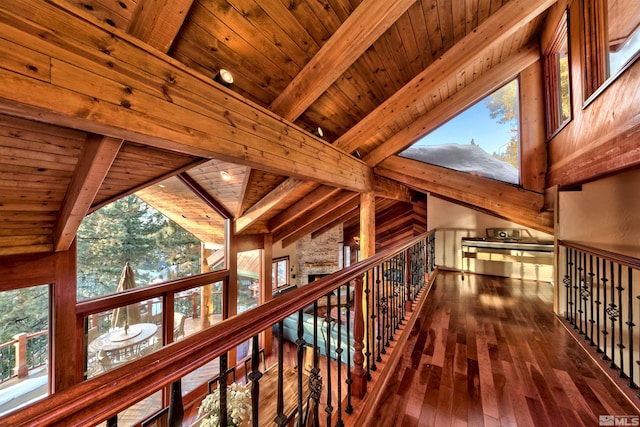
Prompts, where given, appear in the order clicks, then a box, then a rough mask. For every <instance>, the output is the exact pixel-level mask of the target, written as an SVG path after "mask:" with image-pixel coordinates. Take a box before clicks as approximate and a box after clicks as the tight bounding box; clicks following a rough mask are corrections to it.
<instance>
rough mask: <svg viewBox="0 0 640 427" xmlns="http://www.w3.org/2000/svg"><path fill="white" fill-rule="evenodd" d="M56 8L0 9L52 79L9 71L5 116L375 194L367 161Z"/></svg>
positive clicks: (1, 81)
mask: <svg viewBox="0 0 640 427" xmlns="http://www.w3.org/2000/svg"><path fill="white" fill-rule="evenodd" d="M52 1H53V2H55V4H51V3H50V2H41V1H37V0H16V1H15V2H11V4H6V5H5V4H4V3H2V4H0V10H2V13H0V17H1V18H0V31H1V32H2V34H3V38H4V40H5V41H6V42H7V43H8V44H9V45H10V46H11V47H12V49H14V50H15V52H16V54H17V55H19V56H21V57H24V63H30V58H32V57H33V56H37V55H40V56H41V54H37V52H46V55H45V56H46V57H47V59H48V63H47V62H45V63H43V64H40V65H41V66H42V67H44V68H45V69H44V70H43V71H42V73H40V74H41V75H42V76H45V75H47V74H48V75H50V76H51V77H50V79H49V80H47V79H44V80H40V78H41V76H40V75H38V76H33V75H32V74H33V73H32V72H31V71H29V70H28V68H29V67H23V68H24V69H19V67H18V68H16V67H13V66H11V65H10V67H11V69H5V68H0V112H5V113H7V114H9V115H14V116H19V117H24V118H28V119H35V120H39V121H43V120H45V121H47V122H49V123H53V124H58V125H61V126H69V127H73V128H76V129H82V130H85V131H89V132H93V133H98V134H104V135H110V136H112V137H118V138H122V139H126V140H129V141H134V142H138V143H141V144H147V145H151V146H155V147H159V148H164V149H169V150H175V151H180V152H184V153H188V154H192V155H197V156H199V157H209V158H218V159H221V160H226V161H229V162H233V163H236V164H240V165H245V166H250V167H258V168H260V169H262V170H266V171H269V172H272V173H276V174H279V175H287V176H293V177H298V178H303V179H308V180H311V181H314V182H319V183H325V184H329V185H333V186H338V187H342V188H346V189H350V190H353V191H369V190H371V186H372V184H371V169H370V168H369V167H368V166H367V165H365V164H364V163H363V162H361V161H359V160H358V159H355V158H353V157H352V156H350V155H349V154H347V153H345V152H343V151H341V150H339V149H337V148H336V147H334V146H332V145H331V144H327V143H325V142H324V141H322V140H320V139H319V138H315V137H313V136H312V135H310V134H309V133H307V132H305V131H304V130H302V129H300V128H298V127H297V126H295V125H293V124H291V123H289V122H287V121H286V120H283V119H282V118H281V117H279V116H277V115H275V114H273V113H271V112H269V111H267V110H265V109H263V108H261V107H259V106H258V105H256V104H254V103H252V102H250V101H248V100H246V99H244V98H242V97H241V96H239V95H237V94H235V93H234V92H232V91H230V90H228V89H227V88H225V87H223V86H221V85H218V84H216V83H215V82H213V81H212V79H210V78H209V77H206V76H203V75H200V74H198V73H196V72H195V71H193V70H191V69H189V68H188V67H186V66H184V65H182V64H180V63H178V62H177V61H175V60H173V59H171V58H170V57H168V56H166V55H164V54H162V53H160V52H158V51H156V50H155V49H149V47H148V45H146V44H144V43H142V42H140V41H139V40H137V39H135V38H134V37H132V36H130V35H128V34H124V33H122V32H120V31H118V30H117V29H114V28H111V27H108V26H106V25H105V24H102V23H100V22H96V21H95V19H93V18H90V17H87V16H86V15H85V14H84V12H83V11H82V10H80V9H79V8H76V7H74V6H72V5H71V4H69V3H67V2H64V1H60V0H52ZM16 5H17V6H16ZM16 7H19V10H20V15H17V14H16V13H15V10H16V9H14V8H16ZM2 66H4V64H2V65H0V67H2ZM14 68H16V69H14ZM25 70H27V71H25ZM51 70H55V72H54V73H51ZM35 94H37V96H36V95H35Z"/></svg>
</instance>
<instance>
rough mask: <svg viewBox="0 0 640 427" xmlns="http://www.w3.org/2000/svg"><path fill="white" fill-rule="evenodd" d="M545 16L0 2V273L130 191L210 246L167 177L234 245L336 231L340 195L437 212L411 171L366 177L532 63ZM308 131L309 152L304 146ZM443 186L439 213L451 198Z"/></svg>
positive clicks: (266, 1) (458, 10)
mask: <svg viewBox="0 0 640 427" xmlns="http://www.w3.org/2000/svg"><path fill="white" fill-rule="evenodd" d="M553 3H554V2H553V1H550V0H542V1H530V0H511V1H501V0H465V1H462V0H418V1H414V0H398V1H394V2H390V1H388V0H363V1H359V0H320V1H316V0H313V1H304V0H292V1H284V0H226V1H222V0H179V1H175V0H137V1H136V0H118V1H115V0H83V1H77V0H73V1H69V2H67V1H65V0H50V1H48V2H39V1H37V0H15V1H13V0H12V1H11V2H6V3H4V4H2V5H0V9H1V10H0V16H2V17H1V18H0V52H2V55H3V56H4V58H6V60H3V62H2V63H1V64H0V86H1V87H2V88H0V154H1V156H0V176H1V178H0V255H7V254H19V253H27V252H40V251H50V250H53V249H55V250H63V249H65V248H66V247H68V246H69V244H70V243H71V240H70V239H69V238H65V236H69V235H70V236H73V234H74V233H75V230H76V229H77V227H78V225H79V223H78V221H77V217H78V215H79V216H80V217H82V216H83V215H84V214H86V213H88V212H92V211H93V210H95V209H97V208H99V207H101V206H103V205H104V204H106V203H108V202H110V201H112V200H115V199H117V198H119V197H122V196H124V195H127V194H131V193H133V192H136V191H140V193H139V194H140V195H141V197H143V198H144V199H146V200H148V201H149V202H150V203H151V204H153V205H155V206H156V207H157V208H159V209H161V210H163V211H164V212H165V213H166V214H167V215H168V216H169V217H171V218H173V219H175V220H176V221H178V222H179V223H181V224H182V225H183V226H185V228H187V229H189V230H190V231H192V232H193V233H194V234H196V235H198V236H199V237H201V238H202V239H204V240H207V241H213V240H216V239H219V236H216V235H212V234H211V232H210V231H207V223H208V222H209V221H212V218H216V216H215V215H210V213H211V208H210V207H208V206H206V204H203V202H202V201H198V200H197V198H196V197H194V196H193V193H192V192H191V191H190V190H189V189H188V188H187V187H186V186H185V185H184V184H183V183H181V182H180V181H179V180H177V179H176V178H171V177H172V176H175V175H178V174H186V175H187V176H188V177H190V178H191V179H193V181H195V182H196V183H197V185H199V186H200V187H201V188H202V189H204V191H206V193H207V194H208V195H209V196H210V197H212V198H213V199H215V200H217V201H218V202H219V203H220V204H221V205H222V206H223V207H224V208H225V209H226V210H227V211H228V212H229V213H230V214H231V216H233V217H234V218H235V222H236V228H237V229H238V231H239V232H241V233H246V234H253V233H262V232H273V233H274V239H275V240H280V239H289V240H291V239H293V238H296V237H298V236H300V233H302V232H313V231H317V230H322V229H323V227H326V226H328V225H330V224H334V223H335V222H336V221H343V222H344V221H349V220H351V221H352V219H353V214H352V212H353V210H354V209H355V208H356V207H357V202H358V197H357V193H355V192H354V190H355V191H375V192H376V195H377V196H378V200H380V203H379V205H380V210H383V211H388V212H393V208H392V206H391V205H390V204H389V202H383V201H384V200H385V199H386V200H392V201H393V202H392V203H391V204H393V203H395V202H397V203H407V202H413V201H415V200H416V195H415V192H416V191H418V192H422V193H428V192H434V194H438V191H439V190H440V188H442V187H441V186H438V185H430V184H429V179H425V177H424V176H418V175H421V173H420V172H415V171H414V170H412V168H408V167H407V168H404V170H403V171H402V173H393V172H394V168H395V172H399V171H398V170H397V168H400V167H401V166H391V169H389V168H390V165H394V164H393V163H385V159H394V158H396V156H395V154H396V153H397V152H399V151H401V150H402V149H404V148H405V147H407V146H408V145H409V144H411V143H412V142H414V141H415V140H416V139H417V138H418V137H419V136H421V135H422V134H424V132H426V130H425V129H427V130H428V129H433V128H435V127H436V126H438V125H439V124H441V123H442V122H443V121H444V120H446V118H447V117H446V116H447V115H451V114H450V113H447V114H444V113H440V112H441V111H444V110H445V107H443V106H444V105H446V111H448V112H450V111H452V110H453V111H460V110H462V109H464V108H466V107H467V106H468V105H469V102H473V101H475V100H479V99H481V98H482V97H483V96H486V94H487V93H488V92H489V90H488V87H489V86H488V85H490V89H491V90H493V89H496V88H497V87H498V86H499V85H500V84H502V83H504V82H506V81H508V80H510V79H512V78H514V77H515V76H516V75H517V74H518V73H519V72H520V71H522V70H523V69H524V68H525V67H526V66H528V65H529V64H530V63H531V62H532V61H535V59H537V55H538V35H539V31H540V28H541V24H542V22H543V20H544V16H545V11H546V9H547V8H548V7H549V6H551V5H552V4H553ZM497 29H498V30H497ZM223 68H224V69H227V70H229V71H231V72H232V74H233V78H234V82H233V84H232V85H231V86H230V87H229V88H228V89H227V88H224V87H222V86H221V85H219V84H218V83H216V82H214V81H213V77H214V76H215V75H216V73H218V71H219V70H220V69H223ZM487 82H491V83H487ZM27 87H28V88H31V90H30V91H27V90H25V89H24V88H27ZM81 96H82V97H81ZM62 97H64V98H62ZM57 98H59V99H60V100H61V101H58V102H56V99H57ZM154 99H155V100H154ZM62 100H64V102H63V101H62ZM458 100H460V101H458ZM93 101H95V102H93ZM82 102H91V104H92V106H91V107H86V106H85V107H83V106H81V105H80V104H81V103H82ZM452 102H454V103H457V104H454V107H451V106H450V105H449V104H451V103H452ZM456 105H457V106H456ZM178 107H180V108H183V109H189V110H190V111H192V112H193V113H192V115H191V116H189V115H188V114H182V113H181V110H177V109H176V108H178ZM152 112H153V114H151V113H152ZM169 121H170V122H171V124H170V125H169ZM425 123H428V125H426V124H425ZM165 124H166V126H165ZM318 127H321V128H322V130H323V131H324V135H323V137H322V138H319V137H317V136H313V135H312V134H311V133H312V132H313V131H314V130H315V129H317V128H318ZM165 128H166V129H165ZM198 138H200V139H198ZM91 147H93V148H91ZM92 150H93V151H92ZM356 152H357V153H356ZM278 156H280V157H282V159H280V157H278ZM356 156H357V157H359V158H361V159H362V160H359V159H358V158H356ZM380 164H382V166H381V167H379V168H376V170H375V172H376V173H375V174H374V169H373V168H374V167H376V166H378V165H380ZM384 165H386V166H384ZM223 171H224V172H225V173H226V174H228V177H230V180H224V179H223V176H222V175H223V174H221V172H223ZM378 171H380V172H381V173H380V176H387V178H386V179H384V178H380V177H379V176H378V174H377V172H378ZM383 171H384V173H383ZM407 174H408V175H407ZM388 178H390V179H388ZM470 179H474V178H470ZM456 182H457V181H456ZM456 182H454V181H452V184H451V186H453V190H451V189H448V190H447V191H449V192H453V193H451V194H454V193H455V192H457V191H464V189H462V188H460V185H459V184H457V183H456ZM160 183H162V187H161V186H160ZM485 184H486V183H484V182H481V183H480V184H478V185H479V186H482V185H485ZM488 185H491V184H488ZM409 188H411V190H409ZM491 191H492V189H491V188H489V189H487V190H486V191H481V192H480V193H479V194H474V195H472V197H468V198H467V199H468V200H465V203H466V204H467V205H469V206H472V207H474V206H475V204H474V201H473V200H476V199H482V198H483V197H486V195H485V193H487V192H488V193H491ZM498 192H502V191H501V188H497V189H495V192H494V193H495V194H497V193H498ZM523 193H524V194H525V197H526V195H527V194H528V195H529V196H531V197H532V198H533V199H535V201H538V200H542V196H541V195H540V194H539V190H538V192H537V193H536V192H533V191H531V189H520V190H519V192H518V196H517V198H514V199H513V200H510V199H506V200H501V201H500V203H497V205H503V206H504V205H505V204H506V205H508V207H509V208H510V209H509V212H510V213H509V216H508V217H509V219H511V220H514V221H516V222H518V219H519V218H523V219H524V220H525V221H526V225H529V226H533V227H535V228H539V229H542V230H545V231H550V230H551V229H552V223H551V217H550V215H547V214H546V213H541V212H540V206H539V205H538V204H536V203H535V202H533V203H532V205H534V206H533V207H532V206H528V205H527V206H523V204H522V203H520V200H521V198H522V194H523ZM443 196H444V197H448V196H450V193H447V194H443ZM474 197H475V198H474ZM496 197H497V196H496ZM352 205H353V206H352ZM540 205H541V204H540ZM341 206H342V208H341V209H343V211H341V212H340V215H338V213H334V216H331V215H329V212H330V211H332V210H335V209H338V208H340V207H341ZM477 207H478V208H479V209H481V210H483V211H487V212H490V213H494V214H498V215H499V214H500V212H496V211H492V208H491V204H490V203H480V204H479V206H477ZM503 216H504V215H503ZM56 230H57V231H56Z"/></svg>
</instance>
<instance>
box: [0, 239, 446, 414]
mask: <svg viewBox="0 0 640 427" xmlns="http://www.w3.org/2000/svg"><path fill="white" fill-rule="evenodd" d="M433 253H434V240H433V233H429V234H425V235H422V236H419V237H417V238H415V239H413V240H411V241H409V242H406V243H405V244H403V245H400V246H398V247H396V248H394V249H389V250H387V251H384V252H382V253H380V254H377V255H375V256H373V257H371V258H369V259H367V260H364V261H361V262H359V263H357V264H355V265H353V266H351V267H349V268H346V269H343V270H341V271H339V272H336V273H334V274H332V275H330V276H327V277H324V278H322V279H320V280H318V281H316V282H314V283H313V284H312V285H307V286H305V287H304V288H303V289H297V290H295V291H292V292H290V293H289V294H287V297H286V298H276V299H275V300H271V301H267V302H266V303H264V304H262V305H260V306H258V307H257V308H255V309H253V310H250V311H247V312H245V313H242V314H239V315H237V316H233V317H231V318H229V319H226V320H224V321H222V322H220V323H217V324H215V325H213V326H211V327H208V328H206V329H204V330H202V331H201V332H199V333H197V334H194V335H192V336H187V337H185V338H184V339H181V340H180V341H175V340H174V339H173V331H172V330H171V329H172V328H164V331H163V334H164V339H165V340H166V341H165V342H166V345H165V346H164V347H162V348H160V349H158V350H157V351H155V352H153V353H151V354H149V355H145V356H143V357H140V358H138V359H135V360H132V361H131V362H130V363H127V364H124V365H122V366H121V367H118V368H115V369H113V370H110V371H107V372H105V373H103V374H101V375H98V376H96V377H94V378H91V379H89V380H86V381H83V382H81V383H79V384H77V385H75V386H73V387H70V388H69V389H66V390H63V391H60V392H58V393H55V394H53V395H51V396H49V397H48V398H46V399H44V400H43V401H41V402H38V403H35V404H33V405H31V406H28V407H25V408H23V409H22V410H21V411H19V413H12V414H10V415H8V416H7V417H5V418H4V419H2V422H7V423H9V424H10V425H16V426H19V425H30V426H37V425H50V424H59V425H72V424H73V425H78V424H82V425H84V424H96V423H98V422H100V421H101V420H106V419H108V418H112V417H113V416H115V415H116V414H118V413H119V412H120V411H122V410H124V409H126V408H128V407H129V406H131V405H132V404H134V403H136V402H137V401H139V400H141V399H144V398H145V397H147V396H150V395H151V394H153V393H155V392H157V391H158V390H161V389H163V388H165V387H169V386H170V385H171V386H172V390H174V389H177V390H180V387H179V383H180V380H181V378H182V377H184V376H185V375H187V374H189V373H190V372H192V371H194V370H196V369H198V368H200V367H201V366H204V365H205V364H207V363H209V362H210V361H212V360H215V359H218V358H220V357H221V356H223V357H222V358H221V359H223V360H224V359H225V358H226V354H227V352H229V351H230V350H232V349H234V348H235V347H236V346H238V345H239V344H241V343H243V342H245V341H247V340H252V341H253V343H254V345H253V354H252V359H253V362H252V363H251V364H250V369H251V373H250V375H249V376H250V378H248V379H249V380H250V381H252V382H253V383H254V384H255V385H254V387H252V393H253V394H254V399H255V401H256V402H261V401H263V400H265V399H264V396H262V397H261V395H260V394H259V393H260V386H259V384H260V378H261V377H264V376H268V372H267V371H269V369H267V370H266V371H265V370H264V369H263V368H260V366H259V364H258V363H257V360H258V353H257V352H259V342H258V339H257V335H259V334H261V333H262V332H263V331H267V330H271V329H272V328H273V327H274V325H277V327H276V328H275V329H276V336H277V337H278V338H279V339H278V345H279V351H278V364H277V366H278V367H277V368H276V369H277V371H278V373H277V374H276V384H277V385H278V386H277V395H276V400H275V401H276V414H277V417H276V419H277V420H279V421H278V422H279V423H280V425H283V424H284V422H285V421H284V420H285V418H286V416H285V415H286V414H284V412H283V410H284V409H283V403H284V402H283V400H284V396H283V394H282V382H283V376H284V374H285V372H284V367H285V363H284V360H283V354H284V353H283V348H282V346H283V344H284V341H285V340H288V341H292V342H293V344H294V345H295V348H296V350H295V351H296V356H295V359H296V366H295V367H294V368H295V369H296V375H298V377H297V381H296V383H297V384H296V386H295V387H294V390H295V396H296V400H297V404H298V405H297V406H298V408H297V413H298V414H303V411H302V408H301V406H300V405H304V406H305V407H306V408H308V409H309V411H310V412H311V413H313V414H314V416H313V420H314V421H313V422H314V425H319V424H324V422H320V421H319V419H320V413H323V414H324V416H326V419H327V423H328V424H331V425H333V424H334V421H335V423H337V424H341V420H342V419H343V418H344V417H345V415H346V414H349V413H350V411H351V405H352V398H356V399H357V398H361V397H362V396H363V395H364V394H365V392H366V390H367V385H366V383H367V381H368V379H369V378H370V373H371V371H373V370H375V369H376V368H377V363H379V360H380V359H381V358H383V357H384V354H385V353H386V351H387V349H388V348H389V346H390V344H391V343H392V342H393V340H394V339H395V333H396V332H397V331H398V329H399V328H400V327H401V326H402V324H403V322H405V319H406V314H407V310H408V308H409V307H410V305H411V304H412V302H413V301H414V300H415V299H416V298H417V297H418V295H419V294H420V291H421V289H422V288H423V287H424V285H425V283H426V281H425V278H426V275H427V274H428V273H429V272H430V271H431V269H432V268H433V267H434V263H433V258H432V255H433ZM228 281H229V272H228V271H226V270H219V271H216V272H212V273H206V274H203V275H200V276H196V277H191V278H187V279H181V280H177V281H174V282H170V283H166V284H163V285H159V286H155V285H152V286H149V287H145V288H139V289H133V290H129V291H124V292H122V293H119V294H117V295H112V296H109V297H104V298H98V299H95V300H91V301H86V302H81V303H78V304H77V307H76V315H77V316H78V325H82V324H83V322H82V320H83V319H85V318H87V317H88V316H91V315H94V314H98V313H102V312H106V311H109V310H113V308H114V307H122V306H127V305H131V304H138V303H140V302H143V301H148V300H152V299H160V300H161V301H162V324H164V325H166V324H173V316H174V308H175V300H176V298H177V294H179V293H180V292H184V291H188V290H190V289H194V288H197V287H200V286H207V285H210V284H212V283H215V282H222V286H223V289H226V288H227V287H228ZM222 303H223V307H222V309H223V310H222V311H223V312H226V309H225V306H226V303H225V301H223V302H222ZM323 306H324V307H326V309H325V310H324V311H323V310H321V309H320V307H323ZM352 317H353V318H352ZM305 319H307V321H310V322H311V325H309V324H308V323H306V324H305ZM287 324H289V325H291V326H292V328H287V326H286V325H287ZM305 328H306V329H305ZM305 331H307V333H308V335H307V336H306V337H305ZM286 334H289V337H288V338H287V337H286V336H285V335H286ZM309 334H310V335H309ZM321 341H322V342H321ZM309 349H310V351H309ZM79 351H82V349H79ZM305 353H306V354H307V355H310V357H309V359H310V363H309V364H308V368H309V369H308V370H306V371H305V370H304V369H302V366H303V365H304V363H303V359H304V356H305ZM321 363H322V366H321V365H320V364H321ZM225 371H226V368H225V367H223V366H221V367H220V372H225ZM270 372H273V371H270ZM303 375H307V377H306V378H303ZM334 378H337V383H333V380H334ZM303 379H304V381H303ZM177 384H178V385H177ZM225 384H226V382H225V381H220V386H221V387H224V386H225ZM303 385H304V387H303ZM303 388H304V390H306V392H305V391H304V390H303ZM96 390H100V393H99V396H98V395H96V393H95V391H96ZM318 393H322V394H323V395H324V398H323V399H322V401H321V400H320V396H319V394H318ZM171 395H172V401H173V403H174V405H177V404H179V403H180V402H179V401H180V400H181V399H178V398H177V396H180V397H181V393H178V392H176V393H174V392H172V393H171ZM223 395H224V394H223ZM290 399H292V397H291V396H288V397H287V400H290ZM309 399H310V400H309ZM306 408H305V409H306ZM253 409H254V411H257V410H258V409H257V408H256V407H255V405H254V408H253ZM169 413H173V414H180V413H181V411H179V410H175V411H169ZM97 414H100V415H99V416H98V415H97ZM255 415H256V416H255V417H254V425H259V424H260V423H261V421H260V419H259V414H258V413H256V414H255ZM223 425H224V422H223Z"/></svg>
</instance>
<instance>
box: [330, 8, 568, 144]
mask: <svg viewBox="0 0 640 427" xmlns="http://www.w3.org/2000/svg"><path fill="white" fill-rule="evenodd" d="M554 3H556V0H538V1H532V0H511V1H510V2H508V3H507V4H505V5H504V6H502V7H501V8H500V9H499V10H498V11H497V12H496V13H494V14H493V15H491V16H490V17H489V18H487V20H485V21H484V22H483V23H482V24H480V25H479V26H478V27H477V28H476V29H475V30H474V31H473V32H471V33H469V34H467V35H466V36H465V37H464V38H463V39H462V40H460V41H459V42H458V43H456V44H455V45H454V46H453V47H451V48H450V49H449V50H447V51H446V52H445V53H444V54H443V55H442V56H441V57H440V58H439V59H437V60H435V61H434V62H433V63H432V64H431V65H429V66H428V67H427V68H425V70H424V71H422V72H421V73H420V74H418V75H417V76H416V77H414V78H413V79H412V80H411V81H410V82H409V83H407V84H406V85H405V86H403V87H402V88H401V89H400V90H398V91H397V92H396V93H395V94H393V95H392V96H391V97H389V98H388V99H387V100H386V101H385V102H384V103H382V104H380V105H379V106H378V107H377V108H376V109H375V110H373V111H372V112H371V113H369V115H367V116H366V117H365V118H364V119H362V120H361V121H360V122H358V124H356V125H355V126H353V127H352V128H351V129H349V130H348V131H347V132H345V133H344V134H343V135H342V136H341V137H340V138H338V139H337V140H336V141H335V142H334V144H333V145H335V146H336V147H339V148H341V149H343V150H344V151H345V152H347V153H351V152H352V151H353V150H355V149H357V148H358V147H359V146H360V145H362V144H363V143H364V142H366V139H367V138H368V137H369V135H371V129H381V128H384V127H386V126H388V125H389V124H390V123H391V122H393V121H395V120H396V118H397V117H399V116H402V115H404V114H407V109H408V108H410V107H411V106H412V105H414V104H415V103H416V102H421V101H422V99H424V97H425V96H427V95H428V93H429V92H430V91H431V90H433V89H434V88H438V87H439V86H441V85H442V84H444V83H446V81H447V79H449V78H450V77H451V75H454V74H457V73H459V72H460V71H461V70H463V69H464V68H465V67H466V66H468V65H470V64H473V63H474V62H476V61H477V60H478V59H479V58H481V57H482V56H483V55H484V49H487V48H490V47H492V46H494V47H495V46H498V45H499V44H500V43H502V42H503V41H504V40H506V39H507V38H509V37H510V36H511V35H513V34H514V33H515V32H516V31H517V30H518V29H520V28H522V26H524V25H526V24H527V23H529V22H530V21H531V20H533V19H534V18H535V17H537V16H538V15H540V14H541V13H543V12H544V11H545V10H546V9H547V8H549V7H550V6H552V5H553V4H554Z"/></svg>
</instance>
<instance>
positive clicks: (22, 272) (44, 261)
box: [0, 252, 57, 292]
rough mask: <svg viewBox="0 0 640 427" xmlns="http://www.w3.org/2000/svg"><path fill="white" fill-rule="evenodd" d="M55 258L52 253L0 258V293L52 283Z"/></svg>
mask: <svg viewBox="0 0 640 427" xmlns="http://www.w3.org/2000/svg"><path fill="white" fill-rule="evenodd" d="M56 257H57V255H56V254H54V253H53V252H45V253H37V254H29V255H11V256H4V257H0V277H2V280H0V292H4V291H10V290H13V289H21V288H28V287H30V286H34V285H44V284H50V283H54V282H55V280H56V274H55V272H56V270H55V263H56Z"/></svg>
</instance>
